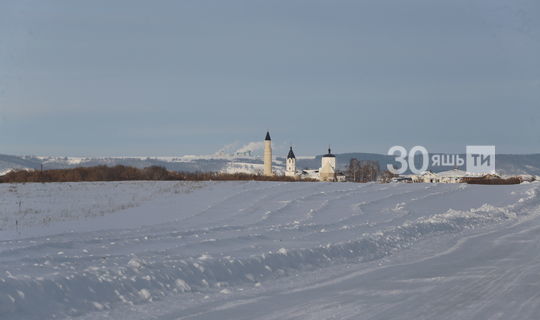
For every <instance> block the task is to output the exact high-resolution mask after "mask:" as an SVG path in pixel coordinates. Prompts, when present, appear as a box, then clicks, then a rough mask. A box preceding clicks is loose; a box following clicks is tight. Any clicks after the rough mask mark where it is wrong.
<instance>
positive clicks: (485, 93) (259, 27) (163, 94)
mask: <svg viewBox="0 0 540 320" xmlns="http://www.w3.org/2000/svg"><path fill="white" fill-rule="evenodd" d="M267 130H270V133H271V135H272V138H273V142H274V144H275V146H276V149H277V150H278V151H279V152H284V153H285V152H286V151H287V150H288V148H287V146H289V145H293V146H294V147H295V151H296V153H297V155H314V154H322V153H325V151H326V148H327V147H328V145H331V146H332V149H333V151H334V152H335V153H345V152H374V153H386V152H387V151H388V149H389V148H390V147H391V146H393V145H403V146H405V147H407V148H410V147H412V146H415V145H422V146H425V147H426V148H427V149H428V150H429V151H432V152H464V151H465V146H466V145H495V146H496V148H497V152H498V153H540V2H539V1H537V0H452V1H441V0H423V1H420V0H410V1H404V0H396V1H387V0H363V1H343V0H332V1H330V0H327V1H321V0H312V1H296V0H286V1H285V0H283V1H270V0H267V1H262V0H245V1H237V0H227V1H223V0H216V1H206V0H192V1H189V0H181V1H134V0H129V1H127V0H126V1H108V0H107V1H67V0H66V1H24V0H23V1H20V0H19V1H11V0H7V1H2V2H0V154H14V155H50V156H177V155H188V154H212V153H214V152H216V151H217V150H220V149H222V148H223V147H224V146H230V145H238V146H242V145H246V144H249V143H252V142H257V141H262V140H263V139H264V136H265V134H266V131H267ZM257 145H258V144H257Z"/></svg>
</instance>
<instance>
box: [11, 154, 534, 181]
mask: <svg viewBox="0 0 540 320" xmlns="http://www.w3.org/2000/svg"><path fill="white" fill-rule="evenodd" d="M461 156H462V157H463V159H464V158H465V155H461ZM321 157H322V156H321V155H318V156H315V157H309V158H300V157H299V158H298V159H297V168H298V169H306V168H307V169H318V168H319V167H320V165H321ZM352 158H356V159H358V160H373V161H378V162H379V165H380V168H381V170H384V169H386V166H387V164H394V165H396V166H398V165H397V164H396V163H395V161H394V157H392V156H388V155H383V154H376V153H342V154H336V161H337V164H338V168H339V169H341V170H344V169H346V167H347V165H348V164H349V161H350V159H352ZM420 161H421V159H420V157H416V158H415V163H417V167H420ZM284 162H285V159H284V158H282V157H277V158H276V159H275V160H274V170H275V171H276V172H282V171H283V164H284ZM41 165H43V168H44V169H63V168H75V167H90V166H97V165H107V166H115V165H125V166H133V167H137V168H144V167H149V166H161V167H165V168H167V169H168V170H174V171H188V172H195V171H220V172H229V173H234V172H248V173H256V172H260V171H261V170H262V159H261V158H259V157H251V156H245V157H244V156H231V155H216V156H183V157H102V158H73V157H37V156H13V155H1V154H0V174H3V173H5V172H7V171H9V170H13V169H40V168H41ZM496 167H497V171H498V172H499V173H501V174H506V175H516V174H531V175H538V176H540V154H517V155H512V154H499V155H497V157H496ZM452 168H454V166H446V167H435V168H432V167H429V169H430V170H432V171H434V172H439V171H444V170H449V169H452ZM460 169H464V168H463V167H460Z"/></svg>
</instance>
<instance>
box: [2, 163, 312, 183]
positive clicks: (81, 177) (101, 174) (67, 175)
mask: <svg viewBox="0 0 540 320" xmlns="http://www.w3.org/2000/svg"><path fill="white" fill-rule="evenodd" d="M132 180H151V181H157V180H165V181H167V180H171V181H173V180H190V181H208V180H217V181H225V180H256V181H290V182H293V181H315V180H312V179H302V180H299V179H295V178H294V177H286V176H282V175H275V176H264V175H262V174H247V173H221V172H178V171H169V170H167V169H165V168H163V167H159V166H151V167H146V168H143V169H140V168H135V167H129V166H123V165H117V166H114V167H109V166H104V165H102V166H95V167H79V168H71V169H50V170H41V171H40V170H31V171H28V170H16V171H11V172H9V173H7V174H6V175H4V176H1V177H0V183H15V182H79V181H132Z"/></svg>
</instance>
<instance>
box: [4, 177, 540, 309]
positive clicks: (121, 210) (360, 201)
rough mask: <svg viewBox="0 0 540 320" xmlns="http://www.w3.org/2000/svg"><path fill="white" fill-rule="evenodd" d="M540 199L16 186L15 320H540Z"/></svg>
mask: <svg viewBox="0 0 540 320" xmlns="http://www.w3.org/2000/svg"><path fill="white" fill-rule="evenodd" d="M539 191H540V183H530V184H521V185H512V186H478V185H462V184H445V185H437V184H349V183H278V182H197V183H195V182H121V183H119V182H118V183H115V182H110V183H64V184H61V183H50V184H3V185H0V204H1V205H0V239H1V240H0V315H1V317H0V318H2V319H45V318H64V317H75V316H78V317H80V318H81V319H106V318H112V319H148V318H156V319H488V318H492V319H529V318H534V315H537V314H539V313H540V294H539V292H540V281H539V280H538V274H540V255H539V253H538V252H540V251H539V250H538V249H539V247H538V246H539V243H540V232H539V230H540V211H539V207H540V201H539V200H540V199H539V197H538V192H539Z"/></svg>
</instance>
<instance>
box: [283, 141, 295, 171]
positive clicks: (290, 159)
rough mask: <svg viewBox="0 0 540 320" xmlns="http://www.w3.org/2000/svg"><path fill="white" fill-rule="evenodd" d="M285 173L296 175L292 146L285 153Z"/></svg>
mask: <svg viewBox="0 0 540 320" xmlns="http://www.w3.org/2000/svg"><path fill="white" fill-rule="evenodd" d="M285 175H286V176H287V177H295V176H296V157H295V156H294V152H293V151H292V147H291V149H290V150H289V154H288V155H287V164H286V165H285Z"/></svg>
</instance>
